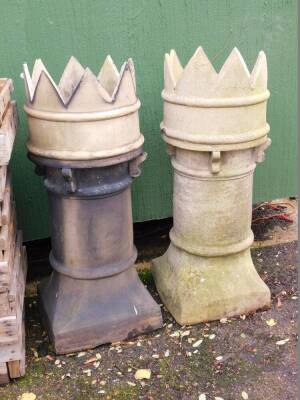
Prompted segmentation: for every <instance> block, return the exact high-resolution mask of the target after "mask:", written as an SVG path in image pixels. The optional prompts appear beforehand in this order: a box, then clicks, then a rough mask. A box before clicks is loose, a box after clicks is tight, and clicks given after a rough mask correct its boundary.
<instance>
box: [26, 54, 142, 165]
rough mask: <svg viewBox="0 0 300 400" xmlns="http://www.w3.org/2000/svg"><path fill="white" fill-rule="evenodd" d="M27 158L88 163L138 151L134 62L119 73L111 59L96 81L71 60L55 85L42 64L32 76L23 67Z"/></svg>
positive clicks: (73, 58)
mask: <svg viewBox="0 0 300 400" xmlns="http://www.w3.org/2000/svg"><path fill="white" fill-rule="evenodd" d="M22 77H23V79H24V83H25V92H26V104H25V106H24V110H25V111H26V113H27V115H28V128H29V140H28V142H27V148H28V150H29V152H31V153H33V154H36V155H40V156H43V157H48V158H56V159H65V160H90V159H100V158H101V159H102V158H107V157H108V158H110V157H115V156H120V155H122V154H127V153H128V152H131V151H138V149H140V148H141V146H142V144H143V141H144V137H143V135H141V133H140V128H139V116H138V109H139V107H140V101H139V99H138V98H137V96H136V83H135V72H134V65H133V61H132V60H131V59H129V60H128V61H126V62H125V63H124V64H123V65H122V67H121V70H120V72H119V71H118V69H117V68H116V66H115V64H114V62H113V60H112V59H111V57H110V56H107V58H106V59H105V61H104V64H103V66H102V67H101V69H100V72H99V74H98V75H97V76H95V75H94V74H93V72H92V71H91V70H90V69H89V68H84V67H83V66H82V65H81V64H80V63H79V62H78V61H77V60H76V58H75V57H71V58H70V60H69V62H68V63H67V66H66V68H65V70H64V72H63V74H62V76H61V79H60V81H59V83H58V85H57V84H56V83H55V82H54V80H53V79H52V77H51V75H50V74H49V72H48V71H47V69H46V67H45V66H44V64H43V62H42V61H41V60H40V59H38V60H36V61H35V64H34V67H33V72H32V75H30V73H29V70H28V66H27V64H24V65H23V74H22Z"/></svg>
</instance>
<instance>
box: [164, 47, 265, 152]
mask: <svg viewBox="0 0 300 400" xmlns="http://www.w3.org/2000/svg"><path fill="white" fill-rule="evenodd" d="M267 80H268V72H267V60H266V55H265V53H264V52H263V51H260V52H259V55H258V58H257V61H256V63H255V65H254V68H253V70H252V72H251V73H250V72H249V70H248V68H247V65H246V63H245V61H244V59H243V57H242V56H241V54H240V52H239V50H238V49H237V48H236V47H235V48H234V49H233V50H232V52H231V54H230V55H229V57H228V58H227V60H226V61H225V63H224V64H223V66H222V68H221V69H220V71H219V72H216V70H215V69H214V67H213V65H212V64H211V62H210V60H209V59H208V57H207V56H206V54H205V52H204V51H203V49H202V47H199V48H198V49H197V50H196V52H195V53H194V55H193V56H192V58H191V59H190V60H189V62H188V63H187V65H186V66H185V68H183V67H182V65H181V63H180V60H179V58H178V56H177V54H176V52H175V50H171V51H170V53H168V54H166V55H165V62H164V90H163V92H162V97H163V99H164V121H163V122H162V124H161V128H162V130H163V132H164V138H165V140H166V141H167V142H168V143H169V144H173V145H175V146H180V147H184V148H186V149H191V150H207V151H210V150H231V149H236V148H246V147H254V146H255V145H256V144H257V143H259V142H263V141H265V140H266V135H267V133H268V131H269V125H268V124H267V123H266V104H267V99H268V98H269V96H270V93H269V91H268V89H267Z"/></svg>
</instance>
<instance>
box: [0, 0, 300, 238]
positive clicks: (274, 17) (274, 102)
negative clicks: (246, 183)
mask: <svg viewBox="0 0 300 400" xmlns="http://www.w3.org/2000/svg"><path fill="white" fill-rule="evenodd" d="M0 5H1V14H2V15H1V34H0V75H1V76H7V77H11V78H13V79H14V83H15V93H14V96H15V98H16V100H17V102H18V107H19V116H20V127H19V131H18V138H17V141H16V146H15V150H14V155H13V162H12V167H13V179H14V191H15V197H16V201H17V210H18V218H19V224H20V226H21V228H22V229H23V230H24V233H25V238H26V239H36V238H42V237H46V236H48V235H49V232H48V211H47V201H46V194H45V190H44V188H43V186H42V182H41V179H40V178H38V177H37V176H35V175H34V171H33V170H34V168H33V165H32V164H31V163H30V162H29V161H28V160H27V158H26V150H25V140H26V134H27V133H26V129H27V128H26V119H25V116H24V112H23V109H22V104H23V101H24V92H23V82H22V81H21V79H20V72H21V67H22V63H23V62H24V61H28V62H29V64H30V65H32V64H33V61H34V59H35V58H37V57H41V58H42V59H43V61H44V62H45V64H46V65H47V66H48V67H49V70H50V71H51V73H52V74H53V76H54V77H55V79H59V77H60V74H61V72H62V70H63V68H64V66H65V63H66V62H67V60H68V58H69V57H70V56H71V55H72V54H73V55H75V56H76V57H77V58H78V59H79V61H80V62H81V63H83V64H84V65H88V66H90V68H91V69H92V70H94V72H98V69H99V67H100V64H101V63H102V62H103V60H104V58H105V56H106V55H107V54H108V53H110V54H111V55H112V57H113V59H114V60H115V62H116V63H117V64H118V65H119V66H120V64H121V63H122V62H123V61H124V60H125V59H127V58H128V57H132V58H133V59H134V61H135V67H136V73H137V88H138V95H139V97H140V99H141V102H142V108H141V110H140V124H141V131H142V132H143V133H144V135H145V138H146V142H145V149H146V151H147V152H148V154H149V158H148V160H147V161H146V163H145V164H144V167H143V174H142V175H141V177H140V178H138V179H137V180H136V182H135V183H134V187H133V214H134V219H135V220H136V221H142V220H148V219H154V218H163V217H167V216H170V215H171V214H172V175H171V169H170V164H169V160H168V157H167V155H166V152H165V145H164V143H163V141H162V140H161V137H160V130H159V123H160V121H161V119H162V101H161V97H160V93H161V90H162V85H163V59H164V53H165V52H166V51H168V50H169V49H171V48H176V50H177V53H178V54H179V56H180V57H181V59H182V62H183V63H186V62H187V60H188V59H189V57H190V56H191V55H192V54H193V52H194V51H195V49H196V48H197V46H199V45H200V44H201V45H202V46H203V47H204V49H205V51H206V52H207V54H208V56H209V57H210V58H211V59H212V60H213V63H214V65H215V67H216V68H217V69H218V68H220V67H221V65H222V64H223V62H224V60H225V59H226V57H227V56H228V54H229V53H230V51H231V49H232V48H233V47H234V46H237V47H238V48H239V49H240V51H241V53H242V54H243V56H244V58H245V60H246V62H247V63H248V66H249V68H250V69H251V68H252V66H253V64H254V62H255V59H256V56H257V53H258V51H259V50H261V49H263V50H265V52H266V54H267V57H268V64H269V88H270V91H271V99H270V101H269V109H268V121H269V123H270V125H271V138H272V142H273V143H272V147H271V148H270V149H269V150H268V151H267V159H266V161H265V163H264V164H263V165H262V166H259V167H258V168H257V172H256V175H255V190H254V192H255V193H254V196H255V201H257V200H267V199H272V198H278V197H283V196H288V195H293V194H295V192H296V157H297V153H296V142H297V122H296V109H297V61H296V58H297V32H296V27H297V1H296V0H264V1H263V0H248V1H246V0H51V1H49V0H0Z"/></svg>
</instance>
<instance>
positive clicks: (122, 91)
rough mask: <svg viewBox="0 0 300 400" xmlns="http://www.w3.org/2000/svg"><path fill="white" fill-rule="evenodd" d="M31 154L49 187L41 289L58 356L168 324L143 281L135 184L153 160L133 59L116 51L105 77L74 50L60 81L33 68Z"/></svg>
mask: <svg viewBox="0 0 300 400" xmlns="http://www.w3.org/2000/svg"><path fill="white" fill-rule="evenodd" d="M23 78H24V81H25V91H26V104H25V106H24V109H25V111H26V113H27V116H28V129H29V139H28V142H27V149H28V152H29V158H30V159H31V160H32V161H33V162H34V163H35V164H36V165H37V173H38V174H40V175H42V176H43V177H44V185H45V187H46V189H47V192H48V199H49V209H50V226H51V241H52V251H51V253H50V263H51V265H52V267H53V273H52V275H51V276H50V277H49V278H46V279H45V280H44V281H43V282H42V283H41V284H40V286H39V300H40V306H41V311H42V316H43V320H44V323H45V325H46V327H47V329H48V333H49V335H50V337H51V338H52V340H53V343H54V347H55V351H56V352H57V353H68V352H73V351H78V350H82V349H86V348H92V347H95V346H97V345H99V344H102V343H107V342H116V341H120V340H124V339H126V338H130V337H132V336H136V335H138V334H141V333H145V332H148V331H151V330H153V329H156V328H159V327H161V325H162V317H161V312H160V307H159V306H158V305H157V304H156V303H155V301H154V300H153V299H152V297H151V296H150V294H149V293H148V291H147V290H146V288H145V287H144V285H143V284H142V283H141V281H140V280H139V278H138V275H137V272H136V270H135V267H134V262H135V260H136V256H137V253H136V248H135V246H134V244H133V224H132V210H131V190H130V186H131V183H132V180H133V178H134V177H137V176H139V175H140V164H141V163H142V162H143V161H144V159H145V158H146V154H145V153H144V152H143V149H142V144H143V141H144V138H143V135H141V133H140V129H139V117H138V109H139V107H140V102H139V100H138V98H137V96H136V88H135V76H134V66H133V62H132V60H128V61H127V62H125V63H124V64H123V66H122V68H121V71H120V73H119V71H118V70H117V68H116V67H115V65H114V63H113V61H112V59H111V58H110V57H109V56H108V57H107V58H106V60H105V62H104V65H103V66H102V68H101V71H100V73H99V75H98V76H97V77H96V76H95V75H94V74H93V73H92V72H91V71H90V70H89V69H88V68H83V67H82V66H81V64H80V63H79V62H78V61H77V60H76V59H75V58H74V57H71V59H70V61H69V62H68V64H67V66H66V68H65V71H64V73H63V75H62V78H61V80H60V82H59V84H58V85H56V84H55V82H54V81H53V79H52V78H51V76H50V74H49V73H48V71H47V70H46V68H45V66H44V64H43V63H42V61H41V60H37V61H36V62H35V65H34V68H33V73H32V76H30V74H29V72H28V68H27V65H24V72H23Z"/></svg>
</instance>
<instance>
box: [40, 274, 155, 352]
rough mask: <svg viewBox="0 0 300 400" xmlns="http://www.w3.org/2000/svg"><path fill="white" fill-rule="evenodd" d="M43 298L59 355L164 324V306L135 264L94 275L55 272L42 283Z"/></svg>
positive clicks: (123, 337)
mask: <svg viewBox="0 0 300 400" xmlns="http://www.w3.org/2000/svg"><path fill="white" fill-rule="evenodd" d="M39 300H40V307H41V311H42V317H43V320H44V323H45V325H46V328H47V330H48V333H49V336H50V338H51V340H52V342H53V344H54V348H55V352H56V353H57V354H64V353H69V352H74V351H79V350H83V349H88V348H93V347H96V346H98V345H100V344H103V343H111V342H117V341H121V340H125V339H129V338H132V337H134V336H137V335H139V334H143V333H146V332H150V331H152V330H154V329H158V328H160V327H161V326H162V316H161V311H160V307H159V306H158V304H156V302H155V301H154V300H153V298H152V297H151V295H150V294H149V293H148V291H147V290H146V288H145V287H144V285H143V284H142V282H141V281H140V280H139V277H138V275H137V272H136V270H135V269H134V267H131V268H129V269H128V270H126V271H124V272H122V273H121V274H118V275H114V276H111V277H108V278H102V279H94V280H79V279H73V278H70V277H68V276H65V275H61V274H58V273H57V272H56V271H54V272H53V273H52V275H51V276H50V277H49V278H46V279H45V280H44V281H43V282H42V283H41V284H40V286H39Z"/></svg>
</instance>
